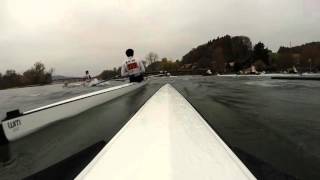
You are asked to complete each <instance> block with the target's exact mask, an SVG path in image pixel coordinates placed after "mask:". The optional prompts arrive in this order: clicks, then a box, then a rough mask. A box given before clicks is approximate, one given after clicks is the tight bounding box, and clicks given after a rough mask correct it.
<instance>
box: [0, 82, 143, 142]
mask: <svg viewBox="0 0 320 180" xmlns="http://www.w3.org/2000/svg"><path fill="white" fill-rule="evenodd" d="M146 83H147V81H144V82H142V83H128V84H124V85H120V86H115V87H111V88H107V89H103V90H99V91H95V92H92V93H89V94H85V95H81V96H77V97H73V98H70V99H67V100H63V101H59V102H56V103H53V104H50V105H47V106H43V107H40V108H37V109H33V110H30V111H26V112H23V113H20V112H19V111H18V110H15V111H11V112H8V113H7V117H6V118H5V119H4V120H2V129H3V132H1V130H0V136H1V135H2V136H5V137H4V139H6V140H8V141H14V140H16V139H18V138H21V137H24V136H26V135H28V134H31V133H33V132H35V131H37V130H39V129H40V128H42V127H44V126H47V125H49V124H51V123H53V122H56V121H59V120H62V119H65V118H68V117H71V116H74V115H77V114H79V113H81V112H83V111H85V110H88V109H90V108H92V107H94V106H97V105H99V104H102V103H105V102H107V101H110V100H112V99H114V98H117V97H119V96H122V95H124V94H126V93H128V92H131V91H134V90H136V89H138V88H140V87H142V86H144V85H145V84H146ZM0 138H1V137H0ZM1 139H3V137H2V138H1Z"/></svg>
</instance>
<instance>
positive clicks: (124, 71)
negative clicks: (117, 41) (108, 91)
mask: <svg viewBox="0 0 320 180" xmlns="http://www.w3.org/2000/svg"><path fill="white" fill-rule="evenodd" d="M127 75H128V72H127V69H126V66H125V64H123V65H122V67H121V76H122V77H125V76H127Z"/></svg>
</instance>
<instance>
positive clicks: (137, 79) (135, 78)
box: [129, 74, 144, 82]
mask: <svg viewBox="0 0 320 180" xmlns="http://www.w3.org/2000/svg"><path fill="white" fill-rule="evenodd" d="M143 79H144V78H143V75H142V74H141V75H139V76H129V80H130V82H142V81H143Z"/></svg>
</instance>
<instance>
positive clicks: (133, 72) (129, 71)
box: [121, 49, 145, 82]
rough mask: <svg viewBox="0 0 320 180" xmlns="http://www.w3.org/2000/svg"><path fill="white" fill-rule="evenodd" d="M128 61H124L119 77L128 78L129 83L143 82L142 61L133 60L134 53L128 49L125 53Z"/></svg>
mask: <svg viewBox="0 0 320 180" xmlns="http://www.w3.org/2000/svg"><path fill="white" fill-rule="evenodd" d="M126 55H127V57H128V60H126V61H125V62H124V63H123V65H122V67H121V76H123V77H127V76H129V80H130V82H141V81H143V80H144V78H143V73H144V72H145V67H144V65H143V63H142V61H140V60H138V59H135V58H134V51H133V50H132V49H128V50H127V51H126Z"/></svg>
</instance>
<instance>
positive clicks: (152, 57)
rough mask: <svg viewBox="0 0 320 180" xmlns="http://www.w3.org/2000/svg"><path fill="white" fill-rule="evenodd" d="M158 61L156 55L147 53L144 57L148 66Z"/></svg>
mask: <svg viewBox="0 0 320 180" xmlns="http://www.w3.org/2000/svg"><path fill="white" fill-rule="evenodd" d="M158 59H159V56H158V54H157V53H154V52H149V53H148V54H147V55H146V61H147V62H148V63H149V65H150V64H152V63H155V62H156V61H158Z"/></svg>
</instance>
